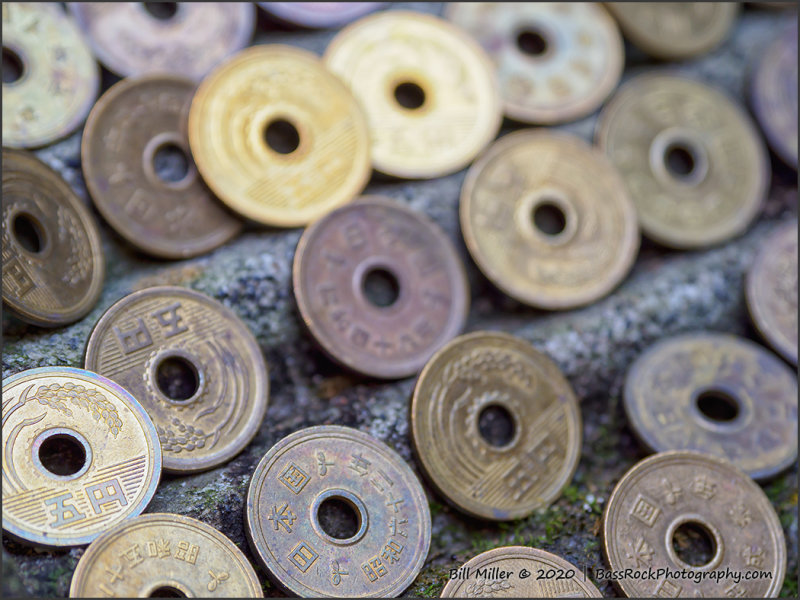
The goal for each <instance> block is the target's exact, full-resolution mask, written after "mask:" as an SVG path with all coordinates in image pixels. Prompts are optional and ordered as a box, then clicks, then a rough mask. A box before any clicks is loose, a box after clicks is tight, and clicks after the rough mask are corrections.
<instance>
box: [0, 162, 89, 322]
mask: <svg viewBox="0 0 800 600" xmlns="http://www.w3.org/2000/svg"><path fill="white" fill-rule="evenodd" d="M104 273H105V261H104V259H103V249H102V246H101V243H100V234H99V233H98V231H97V224H96V223H95V221H94V217H93V216H92V215H91V213H90V212H89V211H88V210H87V208H86V207H85V206H84V205H83V203H82V202H81V200H80V199H79V198H78V197H77V196H76V195H75V192H73V191H72V189H71V188H70V187H69V185H67V183H66V182H65V181H64V180H63V179H61V176H60V175H58V173H56V172H55V171H53V170H52V169H51V168H50V167H48V166H47V165H45V164H44V163H42V162H41V161H39V159H37V158H36V157H35V156H33V155H32V154H28V153H26V152H23V151H20V150H8V149H6V148H4V149H3V302H4V303H5V304H6V306H8V308H10V309H11V310H12V311H13V312H14V313H15V314H16V315H18V316H19V318H21V319H23V320H24V321H26V322H28V323H33V324H34V325H39V326H41V327H56V326H58V325H65V324H67V323H72V322H73V321H77V320H78V319H80V318H81V317H83V316H84V315H85V314H86V313H88V312H89V311H90V310H91V309H92V307H93V306H94V305H95V303H96V302H97V299H98V297H99V296H100V292H101V290H102V287H103V276H104Z"/></svg>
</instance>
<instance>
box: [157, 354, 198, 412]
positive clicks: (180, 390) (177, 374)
mask: <svg viewBox="0 0 800 600" xmlns="http://www.w3.org/2000/svg"><path fill="white" fill-rule="evenodd" d="M156 385H157V386H158V389H159V390H161V393H162V394H164V396H166V397H167V398H169V399H170V400H172V401H174V402H184V401H186V400H189V399H190V398H191V397H192V396H194V395H195V394H196V393H197V390H198V388H199V387H200V376H199V374H198V372H197V368H196V367H195V366H194V365H193V364H192V363H191V361H189V360H187V359H185V358H183V357H182V356H166V357H165V358H163V359H162V360H161V361H160V362H159V363H158V365H157V366H156Z"/></svg>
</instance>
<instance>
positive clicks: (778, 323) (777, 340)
mask: <svg viewBox="0 0 800 600" xmlns="http://www.w3.org/2000/svg"><path fill="white" fill-rule="evenodd" d="M745 299H746V300H747V308H748V310H749V311H750V316H751V317H752V319H753V322H754V323H755V325H756V327H757V328H758V330H759V332H760V333H761V335H763V336H764V339H766V340H767V342H768V343H769V345H770V346H772V347H773V348H774V349H775V350H777V351H778V352H779V353H780V354H781V355H782V356H783V357H784V358H785V359H786V360H788V361H789V362H791V363H792V364H794V365H796V364H797V222H796V221H794V222H792V223H787V224H786V225H783V226H781V227H780V228H779V229H777V230H776V231H775V233H774V234H773V235H772V236H770V238H769V239H768V240H767V241H766V242H765V243H764V245H763V246H762V247H761V249H760V250H759V252H758V254H757V255H756V258H755V260H754V261H753V264H752V266H751V267H750V270H749V271H748V272H747V279H746V280H745Z"/></svg>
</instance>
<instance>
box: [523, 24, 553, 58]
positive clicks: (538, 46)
mask: <svg viewBox="0 0 800 600" xmlns="http://www.w3.org/2000/svg"><path fill="white" fill-rule="evenodd" d="M547 46H548V43H547V38H546V37H545V36H544V35H542V33H541V32H539V31H537V30H535V29H524V30H522V31H520V32H519V34H518V35H517V47H518V48H519V49H520V50H521V51H522V52H523V53H524V54H527V55H529V56H541V55H542V54H544V53H545V52H547Z"/></svg>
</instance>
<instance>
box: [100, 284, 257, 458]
mask: <svg viewBox="0 0 800 600" xmlns="http://www.w3.org/2000/svg"><path fill="white" fill-rule="evenodd" d="M85 365H86V368H87V369H89V370H91V371H96V372H97V373H100V374H102V375H104V376H106V377H108V378H109V379H113V380H114V381H117V382H118V383H120V384H121V385H123V386H125V387H126V388H127V389H129V390H130V391H131V393H133V394H135V395H136V397H137V398H138V399H139V402H141V403H142V405H143V406H144V407H145V409H146V410H147V412H148V413H149V414H150V416H151V418H152V419H153V422H154V423H155V426H156V430H157V431H158V437H159V439H160V440H161V448H162V450H163V451H164V470H165V471H169V472H173V473H192V472H198V471H205V470H207V469H210V468H212V467H216V466H218V465H220V464H222V463H225V462H227V461H229V460H230V459H231V458H233V457H234V456H236V455H237V454H238V453H239V452H241V450H242V449H243V448H244V447H245V446H246V445H247V444H248V443H249V442H250V440H251V439H252V438H253V436H254V435H255V434H256V432H257V431H258V429H259V427H260V426H261V421H262V420H263V418H264V413H265V412H266V410H267V397H268V394H269V378H268V376H267V365H266V363H265V362H264V357H263V355H262V354H261V349H260V348H259V346H258V343H257V342H256V340H255V338H254V337H253V334H252V333H250V331H249V330H248V328H247V326H246V325H245V324H244V323H242V322H241V320H239V318H238V317H237V316H236V315H235V314H234V313H233V312H232V311H231V310H229V309H228V308H226V307H225V306H223V305H222V304H220V303H219V302H217V301H216V300H213V299H211V298H209V297H208V296H204V295H203V294H200V293H198V292H195V291H192V290H188V289H185V288H179V287H169V286H163V287H153V288H148V289H144V290H141V291H139V292H134V293H133V294H130V295H128V296H125V297H124V298H122V299H121V300H119V301H118V302H117V303H116V304H114V305H113V306H111V308H109V309H108V310H107V311H106V313H105V314H104V315H103V316H102V318H101V319H100V320H99V321H98V322H97V325H95V327H94V329H93V330H92V333H91V334H90V336H89V341H88V342H87V344H86V357H85Z"/></svg>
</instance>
